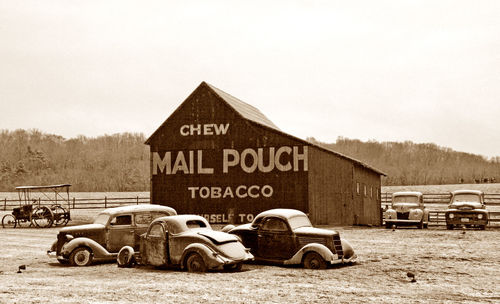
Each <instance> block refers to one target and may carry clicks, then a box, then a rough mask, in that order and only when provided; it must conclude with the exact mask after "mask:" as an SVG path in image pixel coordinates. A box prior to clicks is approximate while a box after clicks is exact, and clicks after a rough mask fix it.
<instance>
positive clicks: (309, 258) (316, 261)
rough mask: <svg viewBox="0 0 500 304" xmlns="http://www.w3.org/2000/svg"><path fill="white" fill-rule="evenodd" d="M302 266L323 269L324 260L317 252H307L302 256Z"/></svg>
mask: <svg viewBox="0 0 500 304" xmlns="http://www.w3.org/2000/svg"><path fill="white" fill-rule="evenodd" d="M304 268H307V269H325V268H326V262H325V259H323V257H322V256H321V255H320V254H319V253H317V252H309V253H307V254H306V256H305V257H304Z"/></svg>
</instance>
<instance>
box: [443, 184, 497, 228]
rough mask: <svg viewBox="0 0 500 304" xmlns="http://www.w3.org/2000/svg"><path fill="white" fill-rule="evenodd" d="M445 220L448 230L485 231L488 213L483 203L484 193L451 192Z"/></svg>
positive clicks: (471, 191)
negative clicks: (474, 229)
mask: <svg viewBox="0 0 500 304" xmlns="http://www.w3.org/2000/svg"><path fill="white" fill-rule="evenodd" d="M445 218H446V228H447V229H449V230H451V229H453V228H455V227H465V228H479V229H482V230H484V229H486V225H488V219H489V212H488V210H487V209H486V206H485V203H484V193H483V192H482V191H480V190H456V191H453V192H452V193H451V199H450V204H449V205H448V209H447V210H446V212H445Z"/></svg>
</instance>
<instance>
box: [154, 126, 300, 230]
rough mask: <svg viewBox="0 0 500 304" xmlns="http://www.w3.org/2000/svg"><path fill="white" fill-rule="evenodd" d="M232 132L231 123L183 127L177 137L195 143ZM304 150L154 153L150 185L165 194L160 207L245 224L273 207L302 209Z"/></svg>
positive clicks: (288, 147)
mask: <svg viewBox="0 0 500 304" xmlns="http://www.w3.org/2000/svg"><path fill="white" fill-rule="evenodd" d="M230 128H231V124H230V123H223V124H210V123H208V124H186V125H182V126H181V127H180V128H179V133H178V134H179V136H182V137H192V142H196V141H197V140H198V139H199V137H200V136H210V137H212V136H227V134H228V131H229V130H230ZM221 142H224V141H221ZM307 148H308V147H307V146H304V145H282V146H278V145H277V146H268V147H246V148H231V147H221V148H219V149H190V150H166V151H152V152H151V165H152V168H151V172H152V183H153V187H156V188H157V190H159V191H158V193H165V194H168V196H167V197H168V199H167V200H168V201H166V202H165V201H163V202H162V204H167V205H169V206H172V207H174V208H175V209H176V210H182V211H183V212H189V213H195V214H200V215H202V216H204V217H206V218H207V219H208V220H209V221H210V222H212V223H228V222H235V223H241V222H249V221H251V220H252V219H253V216H254V215H256V214H257V213H258V212H260V211H263V210H266V209H269V208H270V207H275V206H276V205H279V206H281V207H287V208H295V209H304V208H305V207H306V206H305V203H306V202H307V174H306V172H307V170H308V156H307V152H308V150H307ZM301 187H304V189H301ZM160 189H161V190H160ZM300 193H303V195H297V194H300ZM154 199H155V197H154Z"/></svg>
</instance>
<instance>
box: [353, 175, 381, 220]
mask: <svg viewBox="0 0 500 304" xmlns="http://www.w3.org/2000/svg"><path fill="white" fill-rule="evenodd" d="M353 189H354V199H353V207H354V208H353V209H354V210H353V212H354V213H353V215H354V222H353V223H354V224H355V225H376V226H378V225H381V224H382V219H381V211H380V208H381V205H380V189H381V181H380V175H379V174H377V173H376V172H374V171H372V170H369V169H366V168H364V167H361V166H359V165H355V166H354V178H353Z"/></svg>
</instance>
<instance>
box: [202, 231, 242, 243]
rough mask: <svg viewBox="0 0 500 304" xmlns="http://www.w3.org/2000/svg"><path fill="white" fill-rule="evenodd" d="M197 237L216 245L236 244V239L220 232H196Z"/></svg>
mask: <svg viewBox="0 0 500 304" xmlns="http://www.w3.org/2000/svg"><path fill="white" fill-rule="evenodd" d="M197 233H198V234H199V235H202V236H204V237H206V238H208V239H210V240H211V241H212V243H214V244H216V245H220V244H224V243H229V242H237V241H238V238H237V237H236V236H234V235H232V234H228V233H225V232H222V231H214V230H203V231H198V232H197Z"/></svg>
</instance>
